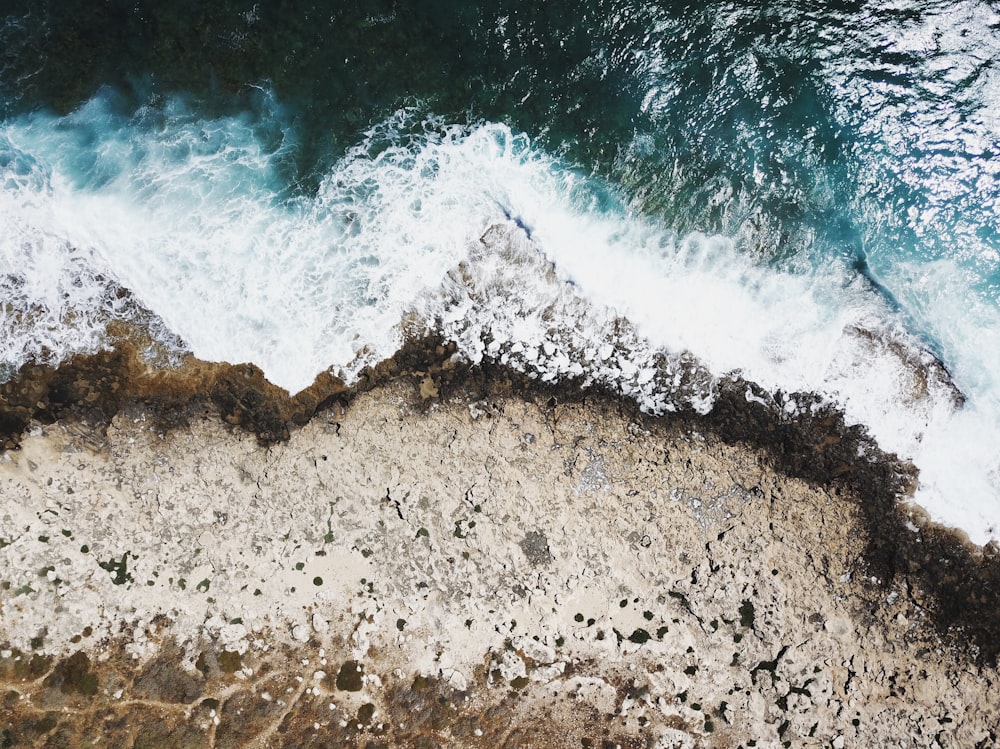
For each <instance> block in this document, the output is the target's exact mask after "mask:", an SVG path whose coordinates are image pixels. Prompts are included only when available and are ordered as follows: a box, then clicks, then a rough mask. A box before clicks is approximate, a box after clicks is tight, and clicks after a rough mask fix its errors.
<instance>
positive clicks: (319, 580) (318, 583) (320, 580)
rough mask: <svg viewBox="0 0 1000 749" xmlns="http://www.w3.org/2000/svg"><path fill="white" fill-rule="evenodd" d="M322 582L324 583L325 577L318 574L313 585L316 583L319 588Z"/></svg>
mask: <svg viewBox="0 0 1000 749" xmlns="http://www.w3.org/2000/svg"><path fill="white" fill-rule="evenodd" d="M322 584H323V578H322V577H320V576H319V575H317V576H316V577H314V578H313V585H315V586H316V587H317V588H318V587H319V586H321V585H322Z"/></svg>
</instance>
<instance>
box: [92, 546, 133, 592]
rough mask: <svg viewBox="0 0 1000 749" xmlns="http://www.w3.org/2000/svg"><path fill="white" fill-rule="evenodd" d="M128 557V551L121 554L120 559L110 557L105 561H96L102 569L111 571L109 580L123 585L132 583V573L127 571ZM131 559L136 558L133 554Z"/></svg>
mask: <svg viewBox="0 0 1000 749" xmlns="http://www.w3.org/2000/svg"><path fill="white" fill-rule="evenodd" d="M128 558H129V552H127V551H126V552H125V553H124V554H122V558H121V559H115V558H114V557H112V558H111V559H109V560H107V561H106V562H98V563H97V564H98V565H99V566H100V568H101V569H102V570H106V571H107V572H110V573H111V582H113V583H114V584H115V585H124V584H125V583H134V582H135V578H134V577H132V573H131V572H129V571H128ZM132 558H133V559H136V558H137V557H135V556H134V555H133V556H132Z"/></svg>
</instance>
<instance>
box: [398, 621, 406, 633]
mask: <svg viewBox="0 0 1000 749" xmlns="http://www.w3.org/2000/svg"><path fill="white" fill-rule="evenodd" d="M405 626H406V619H397V620H396V629H398V630H399V631H400V632H402V631H403V628H404V627H405Z"/></svg>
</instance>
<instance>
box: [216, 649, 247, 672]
mask: <svg viewBox="0 0 1000 749" xmlns="http://www.w3.org/2000/svg"><path fill="white" fill-rule="evenodd" d="M218 662H219V670H220V671H222V673H224V674H234V673H236V672H237V671H239V670H240V669H241V668H243V658H242V657H241V656H240V654H239V653H237V652H236V651H233V650H223V651H222V652H221V653H219V657H218Z"/></svg>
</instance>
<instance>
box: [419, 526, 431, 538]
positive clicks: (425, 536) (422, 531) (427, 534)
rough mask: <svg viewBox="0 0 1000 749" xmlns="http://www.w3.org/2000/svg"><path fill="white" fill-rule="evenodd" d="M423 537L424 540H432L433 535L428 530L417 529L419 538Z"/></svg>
mask: <svg viewBox="0 0 1000 749" xmlns="http://www.w3.org/2000/svg"><path fill="white" fill-rule="evenodd" d="M421 536H423V537H424V538H430V536H431V534H430V532H428V530H427V529H426V528H423V527H421V528H418V529H417V538H420V537H421Z"/></svg>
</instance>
